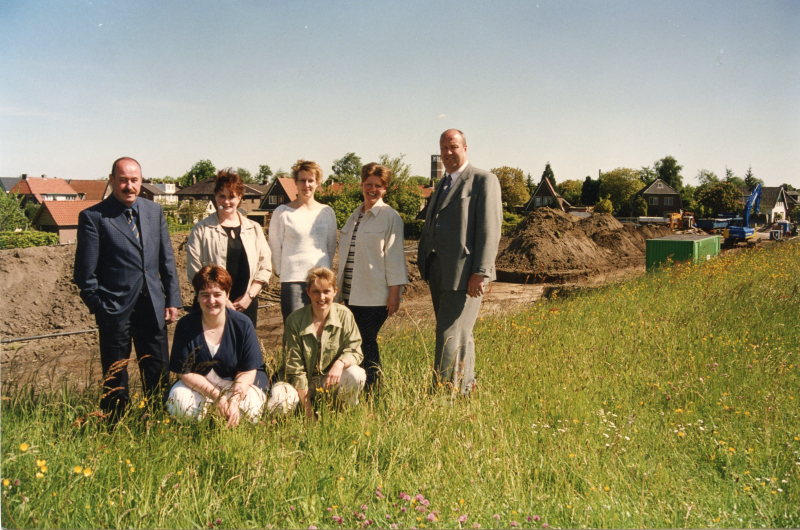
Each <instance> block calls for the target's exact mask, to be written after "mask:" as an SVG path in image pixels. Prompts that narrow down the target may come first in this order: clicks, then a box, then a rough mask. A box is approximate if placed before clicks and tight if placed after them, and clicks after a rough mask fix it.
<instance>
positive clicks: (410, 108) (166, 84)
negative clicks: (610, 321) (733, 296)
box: [0, 0, 800, 187]
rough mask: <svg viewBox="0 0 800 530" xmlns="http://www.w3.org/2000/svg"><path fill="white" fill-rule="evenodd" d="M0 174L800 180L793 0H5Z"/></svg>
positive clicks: (797, 27)
mask: <svg viewBox="0 0 800 530" xmlns="http://www.w3.org/2000/svg"><path fill="white" fill-rule="evenodd" d="M0 57H2V59H1V60H2V73H1V74H0V175H2V176H17V175H19V174H21V173H28V174H30V175H41V174H47V175H49V176H57V177H62V178H98V177H104V176H106V175H107V174H108V172H109V169H110V165H111V162H112V161H113V160H114V159H115V158H117V157H119V156H123V155H125V156H132V157H134V158H137V159H138V160H139V161H140V162H141V163H142V166H143V170H144V174H145V177H163V176H166V175H170V176H173V177H178V176H180V175H182V174H183V173H184V172H186V170H187V169H189V168H190V167H191V166H192V165H193V164H194V163H195V162H196V161H198V160H200V159H203V158H208V159H211V160H212V162H214V164H215V165H216V166H217V167H218V168H221V167H225V166H234V167H237V166H238V167H245V168H247V169H249V170H250V171H252V172H255V171H256V170H257V169H258V165H259V164H269V165H270V166H271V167H272V168H273V170H276V169H278V168H283V169H289V167H290V166H291V165H292V164H293V163H294V162H295V161H296V160H297V159H298V158H306V159H311V160H316V161H318V162H319V163H320V165H321V166H322V167H323V169H324V170H325V175H326V176H327V175H328V173H329V172H330V166H331V164H332V163H333V160H334V159H336V158H340V157H341V156H342V155H344V154H345V153H346V152H348V151H354V152H355V153H356V154H358V155H359V156H361V157H362V159H363V161H364V162H365V163H366V162H369V161H374V160H376V159H377V158H378V156H379V155H381V154H384V153H388V154H390V155H392V156H396V155H398V154H400V153H405V154H406V161H408V162H410V163H411V166H412V172H413V174H418V175H424V176H427V175H429V172H430V155H431V154H433V153H436V152H438V137H439V134H440V133H441V132H442V131H443V130H445V129H447V128H450V127H455V128H459V129H462V130H463V131H464V132H465V133H466V135H467V140H468V146H469V155H470V160H471V161H472V162H473V163H474V164H475V165H476V166H478V167H482V168H485V169H491V168H494V167H499V166H502V165H509V166H514V167H520V168H522V170H523V171H524V172H525V173H531V174H532V175H534V177H536V178H537V180H538V178H539V176H540V175H541V173H542V171H543V169H544V166H545V163H546V162H547V161H549V162H550V163H551V164H552V168H553V170H554V172H555V176H556V179H557V180H559V181H561V180H566V179H575V178H578V179H583V178H584V177H585V176H586V175H592V176H593V177H596V176H597V172H598V170H603V171H607V170H611V169H614V168H615V167H633V168H639V167H641V166H645V165H652V164H653V162H654V161H655V160H658V159H660V158H662V157H664V156H666V155H672V156H674V157H675V158H676V159H677V160H678V162H679V163H680V164H682V165H683V166H684V169H683V175H684V182H685V183H692V182H693V181H694V179H695V175H696V174H697V171H698V170H699V169H708V170H711V171H714V172H716V173H717V174H718V175H720V176H722V175H724V171H725V167H726V166H728V167H730V168H732V169H733V170H734V172H735V173H736V174H737V175H739V176H741V175H743V174H744V173H745V171H746V170H747V168H748V166H752V168H753V172H754V174H755V176H756V177H759V178H761V179H763V180H765V181H766V183H767V185H778V184H781V183H783V182H789V183H792V184H794V185H795V186H797V187H800V2H797V1H794V0H787V1H783V2H780V1H775V2H758V1H753V0H747V1H737V0H730V1H729V0H724V1H723V0H720V1H716V2H706V1H669V0H668V1H658V2H656V1H648V2H640V1H598V0H587V1H579V0H571V1H564V2H554V1H539V2H538V3H537V2H536V1H535V0H534V1H525V2H512V1H508V2H504V1H486V0H482V1H473V0H456V1H434V2H427V1H424V2H423V1H413V0H406V1H393V2H385V1H365V2H352V1H340V2H335V1H307V0H296V1H291V2H279V1H264V2H261V1H255V0H241V1H237V2H233V1H220V0H214V1H211V0H207V1H163V0H161V1H152V2H148V1H137V2H119V1H113V2H112V1H105V0H91V1H85V0H84V1H71V0H59V1H58V2H52V1H49V0H48V1H41V0H25V1H23V0H6V1H3V2H2V3H0Z"/></svg>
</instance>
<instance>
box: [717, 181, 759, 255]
mask: <svg viewBox="0 0 800 530" xmlns="http://www.w3.org/2000/svg"><path fill="white" fill-rule="evenodd" d="M760 205H761V184H757V185H756V187H755V188H754V189H753V193H751V194H750V196H749V197H748V198H747V200H746V201H745V203H744V212H743V214H742V217H739V218H736V219H731V221H730V223H729V224H728V226H727V227H726V228H725V230H723V231H722V240H723V242H724V244H725V245H726V246H733V245H735V244H736V243H739V242H741V241H746V242H748V243H751V242H752V243H755V242H756V238H757V236H756V231H755V230H754V229H752V228H750V210H751V209H752V210H753V211H754V212H756V213H757V212H758V210H759V208H760Z"/></svg>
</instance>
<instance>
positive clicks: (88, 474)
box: [83, 467, 92, 477]
mask: <svg viewBox="0 0 800 530" xmlns="http://www.w3.org/2000/svg"><path fill="white" fill-rule="evenodd" d="M83 476H84V477H91V476H92V469H91V468H89V467H87V468H86V469H84V470H83Z"/></svg>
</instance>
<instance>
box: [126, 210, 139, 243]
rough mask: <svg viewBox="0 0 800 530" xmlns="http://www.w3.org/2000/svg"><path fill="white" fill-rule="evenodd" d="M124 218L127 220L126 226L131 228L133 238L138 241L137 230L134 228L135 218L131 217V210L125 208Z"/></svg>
mask: <svg viewBox="0 0 800 530" xmlns="http://www.w3.org/2000/svg"><path fill="white" fill-rule="evenodd" d="M125 217H127V218H128V226H130V227H131V231H132V232H133V237H135V238H136V241H139V228H138V227H137V226H136V218H135V217H134V216H133V208H125Z"/></svg>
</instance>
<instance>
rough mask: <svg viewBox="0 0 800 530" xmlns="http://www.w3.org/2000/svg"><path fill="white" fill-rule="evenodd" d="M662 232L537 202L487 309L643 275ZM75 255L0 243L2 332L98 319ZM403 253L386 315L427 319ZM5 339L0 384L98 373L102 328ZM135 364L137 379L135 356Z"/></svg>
mask: <svg viewBox="0 0 800 530" xmlns="http://www.w3.org/2000/svg"><path fill="white" fill-rule="evenodd" d="M544 210H546V211H544ZM595 217H598V216H595ZM659 235H661V233H651V231H648V229H645V231H642V230H639V231H637V230H636V229H633V228H632V227H630V228H629V227H623V226H622V225H620V224H619V223H618V222H617V221H616V220H614V219H613V218H611V217H610V216H603V217H598V218H597V219H595V218H590V219H587V220H579V219H578V218H575V217H573V216H568V215H567V214H563V213H562V212H556V211H553V210H549V209H542V210H539V211H537V212H536V213H534V214H531V215H529V216H528V217H527V218H526V220H525V221H523V223H521V224H520V227H519V228H518V229H517V230H516V231H515V232H514V233H512V234H511V237H509V238H504V240H503V241H502V243H501V252H500V255H499V256H498V261H497V263H498V269H499V271H500V274H505V275H506V276H512V278H511V279H513V280H515V281H519V282H520V283H499V282H495V283H493V284H491V286H490V288H489V291H488V293H487V295H486V297H485V299H484V302H483V304H482V307H481V312H482V314H486V313H497V312H503V311H509V310H514V309H516V308H518V307H519V306H520V305H523V306H524V305H527V304H530V303H531V302H533V301H535V300H537V299H539V298H541V297H542V295H543V293H544V292H545V290H546V289H548V288H552V287H547V286H545V285H543V284H542V282H555V284H556V285H559V284H560V285H561V286H562V287H568V286H570V285H575V286H577V285H582V286H586V285H588V286H591V285H597V284H601V283H605V282H608V281H615V280H619V279H624V278H626V277H628V276H630V275H635V274H639V273H642V272H644V259H643V257H644V240H645V239H647V238H648V237H658V236H659ZM172 240H173V249H174V251H175V259H176V265H177V269H178V273H179V274H178V276H179V278H180V281H181V294H182V297H183V303H184V305H185V306H189V305H190V304H191V303H192V296H193V291H192V288H191V286H190V284H189V282H188V280H187V279H186V274H185V273H184V271H185V270H186V252H185V245H186V236H173V238H172ZM74 253H75V246H74V245H66V246H57V247H39V248H29V249H18V250H3V251H0V284H2V285H3V291H2V293H0V304H2V307H3V308H4V310H3V311H2V312H0V334H2V337H3V338H4V339H6V338H10V337H25V336H31V335H40V334H48V333H58V332H64V331H74V330H86V329H92V328H94V327H95V322H94V317H93V316H92V315H90V314H89V312H88V310H87V309H86V307H85V306H84V305H83V302H82V301H81V300H80V297H79V295H78V288H77V287H76V286H75V285H74V284H73V283H72V268H73V265H74ZM406 258H407V264H408V271H409V281H410V284H409V286H408V287H407V289H406V292H405V302H404V305H403V307H402V308H401V311H400V312H398V314H397V315H396V316H394V317H392V319H391V320H390V322H395V323H397V324H402V322H403V321H409V322H410V321H411V320H412V319H413V320H414V321H417V322H419V321H425V320H426V319H428V320H430V319H429V317H430V315H431V313H432V309H433V307H432V304H431V301H430V295H429V293H428V289H427V285H426V284H425V282H423V281H422V280H421V278H420V275H419V271H418V270H417V267H416V252H414V251H410V252H407V253H406ZM336 265H337V264H336V263H334V267H335V266H336ZM576 273H577V274H576ZM523 282H524V283H527V285H523V284H522V283H523ZM278 297H279V283H278V281H277V279H275V278H273V279H271V280H270V284H269V286H268V288H267V289H265V292H263V293H262V295H261V297H260V300H259V305H266V306H267V307H265V308H262V309H260V310H259V326H258V329H257V333H258V336H259V338H260V339H261V341H262V346H263V348H264V350H265V354H268V353H269V352H272V351H275V350H276V349H277V348H278V347H279V345H280V337H281V334H282V332H283V329H282V321H281V316H280V306H279V304H277V303H276V302H277V300H278ZM171 328H172V329H174V325H173V326H171ZM171 338H172V337H171V334H170V340H171ZM2 346H3V347H2V352H1V354H0V362H1V363H2V364H1V365H0V366H1V368H2V383H3V384H7V383H9V382H12V381H15V382H20V381H25V380H28V379H29V378H34V379H35V380H36V381H39V382H41V381H48V380H49V381H53V380H58V379H61V378H68V379H71V380H73V381H77V382H79V383H82V382H84V381H90V380H91V381H94V380H98V379H99V373H100V362H99V348H98V340H97V334H96V333H87V334H81V335H71V336H67V337H57V338H47V339H42V340H36V341H26V342H16V343H12V344H3V345H2ZM131 363H132V364H131V366H130V368H131V370H130V371H131V375H132V376H133V377H134V379H135V378H136V375H135V374H136V372H137V370H135V365H134V363H135V361H131Z"/></svg>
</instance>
